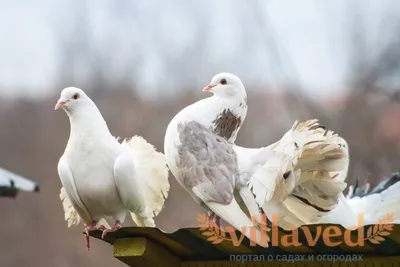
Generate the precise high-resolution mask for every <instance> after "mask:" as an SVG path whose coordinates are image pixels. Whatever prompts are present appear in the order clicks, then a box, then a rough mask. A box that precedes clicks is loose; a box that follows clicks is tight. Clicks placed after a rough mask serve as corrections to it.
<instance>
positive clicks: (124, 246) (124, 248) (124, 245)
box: [114, 237, 180, 267]
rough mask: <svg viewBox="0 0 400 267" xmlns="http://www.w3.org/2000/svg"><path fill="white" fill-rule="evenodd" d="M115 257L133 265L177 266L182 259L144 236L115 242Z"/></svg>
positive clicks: (136, 266) (133, 266)
mask: <svg viewBox="0 0 400 267" xmlns="http://www.w3.org/2000/svg"><path fill="white" fill-rule="evenodd" d="M114 257H115V258H117V259H119V260H120V261H122V262H124V263H126V264H127V265H128V266H132V267H143V266H149V267H177V266H179V265H180V260H179V259H178V258H177V257H175V256H174V255H172V254H171V253H170V252H169V251H167V250H166V249H164V248H163V247H162V246H160V245H158V244H156V243H154V242H153V241H151V240H149V239H146V238H143V237H136V238H121V239H117V240H115V242H114Z"/></svg>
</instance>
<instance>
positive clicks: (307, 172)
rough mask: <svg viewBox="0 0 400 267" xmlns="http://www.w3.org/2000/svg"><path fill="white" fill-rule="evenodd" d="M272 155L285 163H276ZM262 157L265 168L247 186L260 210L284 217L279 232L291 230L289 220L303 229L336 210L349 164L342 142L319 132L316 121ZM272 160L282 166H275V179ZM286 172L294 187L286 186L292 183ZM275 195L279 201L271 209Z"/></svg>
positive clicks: (296, 130) (290, 133) (288, 135)
mask: <svg viewBox="0 0 400 267" xmlns="http://www.w3.org/2000/svg"><path fill="white" fill-rule="evenodd" d="M344 144H345V145H344ZM271 151H273V152H275V153H276V154H278V155H286V156H287V157H286V158H285V157H281V158H279V157H275V159H273V157H274V154H273V153H271ZM263 153H264V156H265V157H266V163H265V164H264V166H263V167H261V168H259V169H258V170H257V171H256V172H255V173H254V174H253V175H252V177H251V178H250V181H249V185H250V187H251V188H252V190H253V193H254V194H255V195H256V200H257V203H258V204H261V206H262V207H263V208H264V209H270V210H271V211H274V212H276V213H279V214H281V216H282V218H281V220H280V221H279V224H280V225H281V226H282V225H289V224H290V223H291V222H289V221H288V220H293V224H294V225H293V226H299V224H300V221H303V223H315V222H318V221H319V220H320V219H321V217H322V216H324V215H326V214H328V213H329V212H330V211H331V210H332V209H334V208H335V207H336V205H337V202H338V199H339V196H340V195H341V194H342V192H343V190H344V189H345V188H346V183H344V180H345V176H344V175H342V174H343V172H344V171H345V172H346V173H347V168H348V164H349V157H348V148H347V143H346V142H345V141H344V139H342V138H341V137H339V136H338V135H337V134H334V133H333V132H332V131H329V130H325V127H321V126H319V124H318V120H316V119H314V120H308V121H305V122H302V123H298V122H295V123H294V125H293V127H292V128H291V129H290V130H289V131H288V132H287V133H286V134H285V135H284V136H283V137H282V138H281V140H279V141H278V142H276V143H274V144H272V145H270V146H268V147H266V148H265V149H264V151H263ZM258 157H259V156H258ZM271 160H272V161H276V162H279V163H280V164H277V166H278V167H279V168H280V171H279V172H278V171H275V173H273V172H274V171H273V170H274V169H275V168H272V166H271V165H270V164H271V163H270V161H271ZM286 171H291V172H292V173H293V175H294V176H293V177H294V179H293V180H294V181H295V185H292V184H290V183H287V180H289V181H290V182H292V181H293V180H290V179H282V174H283V173H284V172H286ZM296 174H297V175H296ZM343 176H344V177H343ZM282 181H285V182H286V183H283V182H282ZM278 184H280V185H281V191H282V192H280V193H279V192H278V190H277V188H275V187H276V186H277V185H278ZM268 192H269V193H268ZM271 192H272V193H271ZM271 194H275V195H274V197H277V196H279V197H278V198H276V199H273V201H272V202H271V203H268V201H269V199H268V197H270V196H271ZM289 195H290V196H289ZM271 200H272V199H271ZM263 201H265V202H263ZM282 202H283V203H284V206H285V207H284V206H283V205H281V203H282ZM262 203H265V204H262ZM265 212H266V211H265Z"/></svg>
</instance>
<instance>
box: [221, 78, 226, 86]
mask: <svg viewBox="0 0 400 267" xmlns="http://www.w3.org/2000/svg"><path fill="white" fill-rule="evenodd" d="M219 83H220V84H223V85H225V84H227V82H226V79H225V78H223V79H221V81H219Z"/></svg>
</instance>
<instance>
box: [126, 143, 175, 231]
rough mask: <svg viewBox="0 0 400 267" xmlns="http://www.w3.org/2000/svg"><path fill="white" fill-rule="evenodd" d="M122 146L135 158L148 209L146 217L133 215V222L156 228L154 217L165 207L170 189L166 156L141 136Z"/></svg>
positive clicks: (137, 175)
mask: <svg viewBox="0 0 400 267" xmlns="http://www.w3.org/2000/svg"><path fill="white" fill-rule="evenodd" d="M121 145H122V146H124V147H126V148H127V149H129V151H130V152H131V154H132V156H133V158H134V162H135V177H136V179H137V180H138V181H139V184H140V185H141V189H142V191H143V196H144V198H145V204H146V209H147V211H146V213H147V216H146V217H142V216H140V215H138V214H134V213H131V217H132V220H133V221H134V222H135V223H136V224H137V225H138V226H148V227H155V223H154V217H155V216H157V215H158V214H159V213H160V211H161V210H162V208H163V207H164V203H165V200H166V198H167V197H168V192H169V188H170V184H169V181H168V168H167V166H166V163H165V158H164V155H163V154H162V153H160V152H157V151H156V149H155V148H154V146H153V145H151V144H149V143H148V142H147V141H146V140H145V139H144V138H142V137H140V136H134V137H132V138H131V139H125V140H124V141H123V142H122V144H121Z"/></svg>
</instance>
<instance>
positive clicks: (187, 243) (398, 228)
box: [90, 224, 400, 267]
mask: <svg viewBox="0 0 400 267" xmlns="http://www.w3.org/2000/svg"><path fill="white" fill-rule="evenodd" d="M329 226H332V225H319V226H317V225H311V226H309V229H310V232H311V233H312V234H313V235H315V234H316V233H317V230H316V227H325V228H326V227H329ZM370 227H371V226H365V227H364V231H363V232H364V233H365V234H366V233H367V232H368V229H369V228H370ZM203 232H204V231H200V229H198V228H185V229H180V230H178V231H176V232H174V233H163V232H162V231H161V230H159V229H157V228H144V227H124V228H121V229H120V230H118V231H116V232H113V233H109V234H107V235H106V237H105V239H104V240H102V239H101V232H100V231H93V232H90V235H91V236H93V237H95V238H97V239H100V240H102V241H104V242H107V243H109V244H111V245H113V247H114V257H115V258H117V259H119V260H120V261H122V262H124V263H125V264H127V265H128V266H133V267H147V266H148V267H159V266H160V267H226V266H230V267H242V266H243V267H245V266H246V267H258V266H282V267H284V266H296V267H302V266H308V267H313V266H315V267H316V266H359V267H367V266H371V267H372V266H374V267H381V266H382V267H385V266H400V265H399V263H400V225H398V224H397V225H394V227H393V231H391V233H390V235H389V236H384V241H381V242H379V243H378V244H377V243H376V242H375V241H374V240H372V241H374V242H371V240H369V239H368V240H365V244H364V245H363V246H348V245H347V244H346V243H345V242H344V243H343V242H342V243H341V244H340V245H338V246H333V247H332V246H326V245H325V244H324V243H323V242H320V241H321V240H319V241H318V242H316V243H315V244H314V245H310V244H309V243H308V241H307V237H306V236H305V235H304V234H299V236H298V239H299V242H300V244H301V245H300V246H293V245H291V246H270V247H268V248H262V247H259V246H252V245H251V244H250V241H249V240H248V239H247V238H244V239H243V242H242V243H241V244H240V245H239V246H233V244H232V242H231V241H228V240H224V241H223V242H221V243H218V244H212V243H211V242H210V241H207V239H208V238H209V236H208V235H207V236H206V235H204V234H203ZM237 234H238V235H240V234H241V233H237ZM286 234H287V233H285V231H283V230H279V237H281V236H282V235H286ZM339 238H340V237H339ZM351 239H352V240H357V231H356V230H354V231H352V232H351ZM335 241H340V240H339V239H338V240H335ZM246 255H247V256H246ZM261 256H262V257H264V261H262V258H261ZM284 256H285V257H286V260H284V259H282V257H284ZM322 256H323V257H324V258H323V259H322V258H321V257H322ZM333 256H335V257H338V256H340V257H341V259H338V258H336V260H335V261H333V259H334V258H333ZM359 256H362V259H361V260H354V257H359ZM309 257H310V259H312V258H314V260H309ZM343 257H346V259H350V258H351V261H349V260H347V261H346V260H344V261H343ZM279 260H280V261H279Z"/></svg>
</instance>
